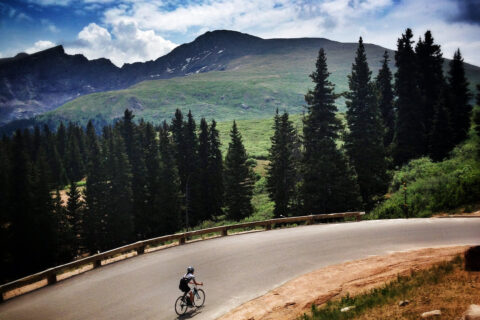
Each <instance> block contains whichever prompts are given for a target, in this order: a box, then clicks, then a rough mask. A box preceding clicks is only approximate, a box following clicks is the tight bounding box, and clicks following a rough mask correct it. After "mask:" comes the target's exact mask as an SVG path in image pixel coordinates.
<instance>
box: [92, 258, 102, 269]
mask: <svg viewBox="0 0 480 320" xmlns="http://www.w3.org/2000/svg"><path fill="white" fill-rule="evenodd" d="M101 266H102V259H98V260H95V261H93V268H94V269H95V268H100V267H101Z"/></svg>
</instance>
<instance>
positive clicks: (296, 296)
mask: <svg viewBox="0 0 480 320" xmlns="http://www.w3.org/2000/svg"><path fill="white" fill-rule="evenodd" d="M467 248H468V247H467V246H460V247H446V248H434V249H421V250H414V251H408V252H397V253H392V254H389V255H386V256H374V257H369V258H366V259H361V260H356V261H351V262H347V263H343V264H338V265H333V266H329V267H325V268H322V269H319V270H317V271H314V272H311V273H308V274H305V275H303V276H300V277H298V278H296V279H293V280H291V281H289V282H287V283H285V284H284V285H282V286H280V287H278V288H276V289H274V290H272V291H270V292H268V293H267V294H265V295H263V296H261V297H258V298H256V299H254V300H251V301H249V302H246V303H244V304H243V305H241V306H239V307H237V308H235V309H234V310H232V311H230V312H229V313H227V314H225V315H223V316H222V317H220V318H218V319H219V320H273V319H276V320H286V319H289V320H290V319H295V318H296V317H298V316H299V315H301V314H303V313H304V312H308V311H309V310H310V307H311V305H312V303H314V304H316V305H320V304H323V303H325V302H327V301H328V300H330V299H332V298H334V297H337V296H342V295H344V294H346V293H347V292H348V293H350V294H352V295H354V294H357V293H359V292H362V291H365V290H368V289H371V288H373V287H377V286H380V285H382V284H383V283H385V282H388V281H390V280H393V279H394V278H396V277H397V275H398V274H400V275H407V274H409V273H410V270H423V269H427V268H429V267H431V266H432V265H433V264H435V263H438V262H441V261H448V260H451V259H452V258H453V257H455V256H456V255H458V254H461V253H463V252H464V251H465V250H466V249H467Z"/></svg>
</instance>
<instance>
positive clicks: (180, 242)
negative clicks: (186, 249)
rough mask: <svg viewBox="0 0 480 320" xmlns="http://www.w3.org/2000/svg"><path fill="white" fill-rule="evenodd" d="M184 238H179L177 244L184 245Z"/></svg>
mask: <svg viewBox="0 0 480 320" xmlns="http://www.w3.org/2000/svg"><path fill="white" fill-rule="evenodd" d="M185 238H186V237H181V238H180V240H179V241H178V244H185Z"/></svg>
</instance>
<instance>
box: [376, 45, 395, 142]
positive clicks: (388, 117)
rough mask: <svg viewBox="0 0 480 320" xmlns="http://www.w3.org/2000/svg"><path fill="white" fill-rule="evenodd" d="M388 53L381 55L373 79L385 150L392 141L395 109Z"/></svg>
mask: <svg viewBox="0 0 480 320" xmlns="http://www.w3.org/2000/svg"><path fill="white" fill-rule="evenodd" d="M388 61H389V58H388V52H387V51H385V53H384V54H383V61H382V67H381V69H380V70H379V71H378V75H377V77H376V79H375V84H376V88H377V100H378V108H379V109H380V113H381V115H382V120H383V127H384V128H385V135H384V138H383V146H384V147H385V148H386V149H387V148H389V147H390V145H391V143H392V141H393V135H394V133H395V109H394V107H393V103H394V102H393V88H392V72H391V71H390V68H389V67H388Z"/></svg>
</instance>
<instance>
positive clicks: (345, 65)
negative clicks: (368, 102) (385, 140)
mask: <svg viewBox="0 0 480 320" xmlns="http://www.w3.org/2000/svg"><path fill="white" fill-rule="evenodd" d="M325 46H326V52H327V63H328V67H329V71H330V72H331V76H330V80H331V81H332V82H333V83H334V84H335V85H336V92H337V93H340V92H344V91H346V90H347V86H348V83H347V81H348V80H347V74H349V72H350V71H351V65H352V62H353V60H354V55H355V50H356V44H342V43H336V42H328V43H326V44H325ZM318 49H319V48H317V47H315V46H305V45H304V46H303V47H288V48H285V49H282V50H276V51H272V52H267V53H265V54H262V55H249V56H244V57H241V58H238V59H235V60H232V61H231V62H230V63H229V65H228V66H227V68H226V70H225V71H212V72H208V73H200V74H192V75H189V76H186V77H179V78H173V79H169V80H151V81H144V82H141V83H139V84H137V85H134V86H132V87H130V88H128V89H125V90H118V91H109V92H102V93H95V94H91V95H86V96H82V97H79V98H78V99H75V100H73V101H71V102H68V103H66V104H65V105H63V106H62V107H60V108H58V109H56V110H54V111H51V112H49V113H46V114H44V115H42V116H40V117H39V118H40V120H46V119H50V120H54V121H57V120H73V121H79V122H80V123H83V124H84V123H86V122H87V121H88V119H90V118H94V117H96V116H97V115H99V114H100V115H101V116H102V117H103V118H105V119H106V120H112V119H115V118H119V117H121V116H122V115H123V111H124V110H125V109H126V108H130V109H133V110H134V112H135V114H136V115H137V118H144V119H145V120H147V121H152V122H155V123H158V122H160V121H162V120H165V119H166V120H170V119H171V118H172V116H173V114H174V111H175V109H176V108H180V109H182V111H184V112H188V110H189V109H191V110H192V112H193V115H194V116H195V117H196V118H197V119H200V118H201V117H205V118H207V119H211V118H215V119H216V120H217V121H226V120H233V119H256V118H270V117H272V116H273V114H274V112H275V109H276V108H279V109H280V110H281V111H282V110H287V111H288V112H290V113H300V112H301V111H302V110H303V105H304V104H305V102H304V95H305V93H306V92H307V90H308V89H309V88H311V87H312V82H311V80H310V78H309V76H308V75H309V74H310V73H311V72H312V71H313V70H314V68H315V60H316V57H317V54H318ZM366 49H367V57H368V58H369V61H368V62H369V65H370V68H371V69H372V74H373V76H375V75H376V74H377V71H378V68H379V67H380V66H381V60H382V56H383V52H384V50H385V49H384V48H382V47H379V46H375V45H367V46H366ZM390 59H391V61H390V65H391V68H392V70H393V69H394V65H393V61H394V54H393V51H390ZM446 69H448V67H447V63H446ZM466 70H467V76H468V77H469V78H470V79H471V82H472V89H473V84H475V83H479V82H480V68H478V67H474V66H470V65H466ZM337 104H338V107H339V109H340V111H344V101H343V99H338V100H337Z"/></svg>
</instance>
